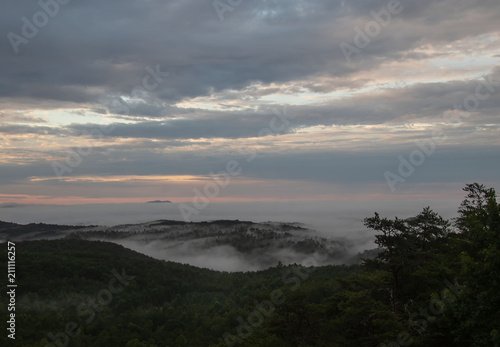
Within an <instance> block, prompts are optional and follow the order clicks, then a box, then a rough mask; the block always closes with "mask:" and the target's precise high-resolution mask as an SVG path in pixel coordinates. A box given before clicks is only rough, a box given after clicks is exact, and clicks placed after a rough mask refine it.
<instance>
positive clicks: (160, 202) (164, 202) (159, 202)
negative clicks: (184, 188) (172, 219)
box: [146, 200, 172, 204]
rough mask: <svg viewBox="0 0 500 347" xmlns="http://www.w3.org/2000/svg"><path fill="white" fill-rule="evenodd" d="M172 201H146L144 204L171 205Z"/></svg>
mask: <svg viewBox="0 0 500 347" xmlns="http://www.w3.org/2000/svg"><path fill="white" fill-rule="evenodd" d="M171 203H172V201H168V200H153V201H148V202H147V203H146V204H171Z"/></svg>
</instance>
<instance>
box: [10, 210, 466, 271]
mask: <svg viewBox="0 0 500 347" xmlns="http://www.w3.org/2000/svg"><path fill="white" fill-rule="evenodd" d="M459 204H460V201H455V200H432V201H430V200H411V201H410V200H392V201H349V202H337V201H335V202H255V203H211V204H209V206H208V207H207V208H206V209H204V210H202V211H200V214H199V215H197V216H196V218H193V219H194V221H207V220H218V219H230V220H235V219H238V220H242V221H252V222H257V223H258V222H268V221H276V222H286V223H293V222H297V223H301V225H302V226H303V227H305V228H307V229H308V230H304V231H303V232H302V234H301V232H297V231H294V232H293V237H294V238H295V241H297V240H300V239H305V238H314V237H323V238H327V239H329V240H331V241H338V242H340V245H341V247H338V248H337V249H335V252H333V253H334V256H333V257H330V259H328V260H327V261H326V262H325V264H327V263H328V264H332V263H343V262H349V261H350V260H349V259H350V258H352V256H354V255H356V254H357V253H358V252H362V251H364V250H367V249H373V248H375V247H376V245H375V244H374V242H373V241H374V236H375V233H374V232H373V231H372V230H369V229H367V228H366V227H365V226H364V225H363V219H364V218H365V217H371V216H373V214H374V212H379V213H380V214H381V216H383V217H388V218H394V217H395V216H398V217H400V218H406V217H410V216H414V215H416V214H418V213H419V212H420V211H421V210H422V208H423V207H425V206H428V205H429V206H431V208H432V209H433V210H435V211H436V212H438V213H439V214H441V215H442V216H443V217H444V218H453V217H455V215H456V210H457V208H458V206H459ZM159 219H168V220H179V221H180V220H182V215H181V214H180V212H179V209H178V206H177V204H175V203H161V204H147V203H144V204H98V205H72V206H51V205H4V206H1V207H0V220H3V221H8V222H15V223H20V224H26V223H40V222H42V223H51V224H69V225H102V226H107V227H110V226H115V227H114V228H116V230H118V231H124V230H126V228H127V227H122V228H120V227H116V226H117V225H124V224H136V223H146V222H150V221H154V220H159ZM140 228H142V226H141V227H140ZM140 228H139V227H138V230H139V229H140ZM179 230H182V228H180V229H179ZM150 235H151V234H148V235H145V236H147V237H142V236H141V235H137V236H134V237H126V238H123V239H117V240H110V241H113V242H116V243H118V244H121V245H123V246H125V247H127V248H130V249H132V250H135V251H138V252H140V253H143V254H146V255H149V256H151V257H154V258H157V259H163V260H170V261H175V262H179V263H186V264H190V265H194V266H198V267H204V268H210V269H214V270H220V271H254V270H260V269H262V268H265V267H268V266H272V265H275V264H276V263H277V262H278V261H281V262H282V263H284V264H290V263H298V264H305V262H306V261H308V259H310V258H311V255H310V254H309V255H308V254H305V253H301V252H297V251H296V250H293V249H292V248H290V247H282V246H279V247H278V246H277V245H272V246H270V247H267V248H263V249H255V250H252V251H251V252H246V253H245V252H240V251H238V250H237V249H236V248H234V247H232V246H230V245H227V244H221V245H219V244H216V243H213V244H212V245H211V246H209V247H207V246H206V244H207V240H210V238H206V237H205V238H203V237H199V238H196V237H190V238H187V239H186V238H185V239H182V237H181V238H180V239H173V240H172V239H169V240H164V239H162V240H160V239H154V238H153V239H151V238H150ZM319 265H321V264H319Z"/></svg>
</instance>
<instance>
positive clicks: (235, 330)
mask: <svg viewBox="0 0 500 347" xmlns="http://www.w3.org/2000/svg"><path fill="white" fill-rule="evenodd" d="M464 191H465V194H466V197H465V199H464V201H463V202H462V204H461V205H460V206H459V207H458V216H459V217H458V218H457V219H455V220H453V221H448V220H445V219H443V218H442V217H441V216H439V215H438V214H437V213H435V212H434V211H432V210H431V209H430V208H429V207H425V208H423V209H422V211H421V212H420V213H418V214H416V215H415V216H414V217H412V218H407V219H400V218H394V219H388V218H385V217H381V216H380V215H379V214H377V213H375V214H374V216H372V217H368V218H365V225H366V226H367V227H368V228H369V229H371V230H372V231H373V233H374V234H375V238H376V243H377V245H378V246H379V253H378V254H377V255H376V257H375V258H374V259H366V260H365V261H364V262H363V264H362V265H352V266H346V265H341V266H332V265H330V266H320V267H302V266H295V265H289V266H284V265H282V264H278V265H276V266H274V267H272V268H269V269H267V270H265V271H259V272H245V273H242V272H235V273H223V272H216V271H211V270H207V269H200V268H196V267H192V266H189V265H182V264H178V263H172V262H165V261H161V260H156V259H153V258H150V257H147V256H145V255H142V254H139V253H136V252H134V251H132V250H129V249H126V248H124V247H121V246H119V245H116V244H113V243H108V242H102V241H89V240H82V239H58V240H39V241H21V242H16V245H15V248H16V276H17V277H16V284H17V285H18V287H17V288H16V311H15V315H16V316H15V320H16V341H15V345H16V346H30V347H31V346H56V345H57V346H66V345H67V346H126V347H137V346H143V347H151V346H189V347H191V346H216V347H222V346H264V347H276V346H277V347H285V346H296V347H299V346H301V347H306V346H321V347H326V346H335V347H337V346H339V347H344V346H347V347H350V346H352V347H355V346H356V347H357V346H363V347H364V346H366V347H376V346H440V347H442V346H445V347H447V346H450V347H451V346H464V347H465V346H472V347H484V346H493V347H495V346H496V347H498V346H500V314H499V312H500V276H499V274H500V205H499V204H498V203H497V200H496V192H495V190H494V189H493V188H486V187H484V186H483V185H480V184H477V183H474V184H468V185H467V186H466V187H465V188H464ZM314 256H315V257H314V258H312V259H310V260H311V263H316V264H322V263H324V262H325V261H326V260H327V258H328V257H329V253H328V252H323V251H320V252H317V253H315V255H314ZM0 257H1V258H0V259H1V260H0V266H2V267H3V268H4V269H5V268H6V267H7V264H6V261H7V247H2V249H1V252H0ZM8 300H9V298H8V296H7V295H2V296H0V302H1V305H2V312H7V305H9V301H8ZM6 317H7V315H6ZM11 342H12V341H9V340H8V337H7V334H3V335H1V336H0V344H1V345H2V346H4V345H5V346H8V345H11V344H12V343H11Z"/></svg>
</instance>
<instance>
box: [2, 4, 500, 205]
mask: <svg viewBox="0 0 500 347" xmlns="http://www.w3.org/2000/svg"><path fill="white" fill-rule="evenodd" d="M1 7H2V8H1V11H0V33H1V34H2V36H1V37H2V38H1V40H0V151H1V156H0V203H3V204H11V203H19V204H33V203H34V204H83V203H97V202H102V203H118V202H145V201H148V200H156V199H160V200H171V201H173V202H191V201H192V200H193V197H195V196H196V194H197V193H196V192H199V193H201V194H205V198H206V196H208V198H209V199H210V200H211V201H217V202H238V201H274V200H279V201H324V200H362V199H369V200H388V199H412V198H422V197H427V198H429V197H430V198H432V197H435V198H438V197H439V198H447V197H450V198H451V197H456V196H462V192H461V188H462V187H463V186H464V185H465V183H469V182H473V181H478V182H481V183H485V184H486V185H488V186H493V187H495V186H496V188H497V189H500V184H499V183H500V151H499V147H500V136H499V135H500V131H499V129H500V121H499V116H500V26H499V24H498V18H500V2H499V1H498V0H419V1H411V0H401V2H398V1H397V0H391V1H387V0H352V1H347V0H345V1H341V0H267V1H266V0H242V1H238V0H231V1H230V0H220V1H219V0H217V1H213V0H162V1H160V0H119V1H118V0H107V1H102V0H85V1H79V0H72V1H68V0H65V1H63V0H58V1H56V0H42V1H39V2H38V3H37V2H36V1H24V0H23V1H9V2H8V3H4V4H3V5H2V6H1ZM215 181H218V182H219V183H218V184H216V185H214V182H215ZM210 189H212V190H210Z"/></svg>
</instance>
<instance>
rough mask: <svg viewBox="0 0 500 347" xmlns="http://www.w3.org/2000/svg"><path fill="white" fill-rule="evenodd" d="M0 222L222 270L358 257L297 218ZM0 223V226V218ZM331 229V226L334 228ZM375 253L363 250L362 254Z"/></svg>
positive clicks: (14, 236)
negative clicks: (113, 223)
mask: <svg viewBox="0 0 500 347" xmlns="http://www.w3.org/2000/svg"><path fill="white" fill-rule="evenodd" d="M0 223H3V225H4V227H3V228H0V239H4V240H5V239H10V240H14V241H20V240H38V239H58V238H71V239H81V240H100V241H111V242H115V243H118V244H121V245H124V246H126V247H128V248H130V249H133V250H136V251H139V252H141V253H144V254H147V255H151V256H153V257H155V258H157V259H162V260H171V261H176V262H181V263H188V264H191V265H195V266H199V267H207V268H211V269H214V270H223V271H255V270H263V269H266V268H268V267H270V266H274V265H276V264H277V263H278V262H281V263H283V264H292V263H298V264H304V263H305V261H306V260H307V259H308V258H310V257H311V256H313V255H314V253H315V252H326V253H328V254H329V257H328V259H327V261H326V262H325V263H324V264H323V265H328V264H354V263H360V261H361V259H360V256H359V255H358V251H359V250H360V248H359V246H358V245H356V244H355V241H354V240H347V239H344V240H336V239H332V238H331V237H325V235H324V234H320V233H319V232H318V231H316V230H313V229H309V228H307V227H305V226H303V225H301V224H298V223H280V222H265V223H255V222H251V221H239V220H215V221H205V222H197V223H193V222H184V221H174V220H157V221H152V222H146V223H140V224H125V225H116V226H69V225H52V224H34V223H32V224H28V225H19V224H14V223H5V222H0ZM0 226H2V225H1V224H0ZM332 234H333V232H332ZM375 254H376V253H365V254H363V256H364V257H368V256H372V257H373V256H374V255H375Z"/></svg>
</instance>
